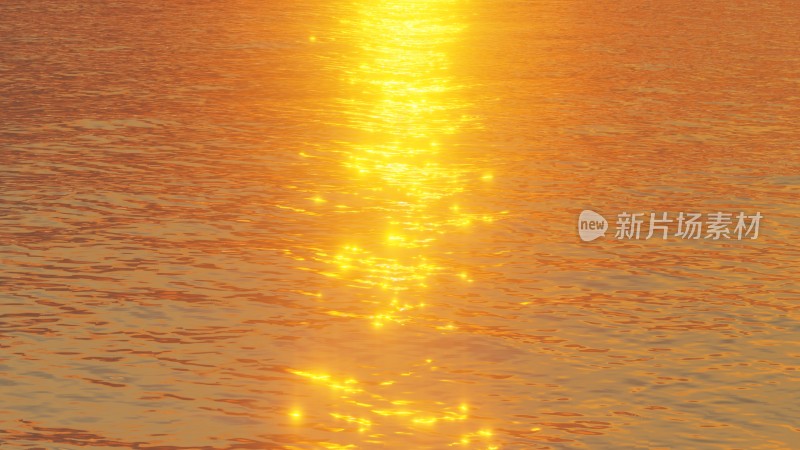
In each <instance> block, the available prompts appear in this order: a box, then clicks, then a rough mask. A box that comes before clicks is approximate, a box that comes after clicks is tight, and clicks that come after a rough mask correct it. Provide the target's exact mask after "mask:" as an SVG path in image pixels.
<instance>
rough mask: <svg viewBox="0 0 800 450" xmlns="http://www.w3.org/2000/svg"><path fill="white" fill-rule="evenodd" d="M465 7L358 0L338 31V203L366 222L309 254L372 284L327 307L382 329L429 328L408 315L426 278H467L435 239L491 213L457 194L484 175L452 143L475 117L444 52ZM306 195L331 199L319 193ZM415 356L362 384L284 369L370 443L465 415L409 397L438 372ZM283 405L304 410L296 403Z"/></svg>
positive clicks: (420, 301)
mask: <svg viewBox="0 0 800 450" xmlns="http://www.w3.org/2000/svg"><path fill="white" fill-rule="evenodd" d="M461 8H463V2H461V1H457V0H424V1H422V0H401V1H377V2H376V1H368V2H360V3H358V4H357V8H356V10H357V14H355V18H353V19H352V20H345V21H342V26H343V29H344V30H343V31H342V34H343V35H344V40H347V41H349V42H352V43H353V46H354V48H356V49H357V52H356V53H357V55H353V57H352V58H351V59H347V58H346V63H345V64H344V65H343V67H342V70H341V71H340V74H341V75H342V78H343V85H345V86H347V88H346V90H347V91H348V92H349V93H350V95H347V96H346V97H345V98H343V99H341V101H340V105H341V109H342V115H343V116H344V122H345V125H346V127H347V128H348V129H350V130H351V131H354V135H355V136H357V138H354V139H352V140H351V141H347V142H341V143H340V145H341V148H342V150H341V154H342V158H341V161H342V163H343V164H344V166H345V169H346V170H347V176H348V177H349V178H350V180H351V182H352V187H351V192H350V195H351V197H352V203H353V204H351V205H338V207H339V209H344V210H347V211H348V212H350V214H349V215H346V216H344V217H343V219H342V221H346V222H347V223H353V224H355V223H361V224H363V223H368V224H369V225H368V227H367V232H361V233H358V234H357V235H353V236H348V237H347V238H346V242H345V243H343V244H342V245H341V247H339V248H338V249H335V250H331V251H318V252H317V254H316V256H315V258H316V262H318V263H321V264H322V265H323V266H324V267H327V269H325V270H320V271H319V272H320V274H322V275H324V276H326V277H329V278H331V279H335V280H339V282H341V283H345V284H346V285H347V286H348V287H350V288H351V289H353V290H359V292H360V293H361V294H363V292H364V291H367V292H369V293H370V294H369V295H368V296H366V298H368V302H370V303H372V304H373V305H374V307H373V313H371V314H364V313H363V311H362V312H360V313H359V312H357V311H348V310H339V311H330V314H331V315H334V316H339V317H352V318H359V319H364V320H365V321H369V323H370V324H371V325H372V326H373V327H375V328H377V329H380V330H382V332H390V330H388V329H385V328H384V327H385V326H386V325H389V324H393V325H409V324H418V325H422V326H430V323H429V322H425V321H424V320H418V319H419V316H418V315H417V314H415V313H416V312H418V311H419V310H420V309H422V308H425V306H426V304H427V300H426V288H427V287H428V286H429V284H430V283H432V282H433V279H434V277H439V276H442V277H450V278H451V279H452V280H453V281H454V282H459V283H471V282H472V279H471V278H470V277H469V275H468V274H466V273H464V272H461V271H454V270H450V269H449V268H448V267H446V262H447V260H446V258H443V257H442V255H441V252H440V251H437V250H436V249H435V245H436V243H437V240H438V239H439V238H440V237H441V236H443V235H446V234H449V233H454V232H463V231H465V229H467V228H468V227H470V226H471V225H473V224H477V223H489V222H492V221H494V220H495V219H496V217H497V215H495V214H485V213H470V212H468V211H465V210H464V208H462V207H461V206H460V205H459V202H458V197H459V195H462V194H465V193H467V188H466V187H467V186H468V185H469V183H471V182H474V181H477V182H486V181H491V178H492V176H491V175H490V174H486V173H485V172H482V171H481V170H480V168H476V167H473V166H471V165H470V164H468V163H467V162H466V159H464V158H460V157H459V155H458V151H457V147H458V144H457V142H456V139H455V137H456V136H457V134H458V132H459V131H460V130H463V129H464V128H466V127H471V126H476V125H477V120H476V119H475V117H473V116H470V115H469V114H467V111H468V110H469V108H470V104H469V103H468V102H467V101H465V100H464V98H463V97H464V94H463V92H462V91H463V89H464V88H465V86H464V85H463V84H460V83H459V82H458V81H457V80H456V79H455V78H454V77H453V76H452V75H451V72H452V71H451V65H452V62H451V56H450V50H451V49H452V47H453V45H454V44H457V42H458V39H459V36H460V34H461V33H462V32H463V30H464V29H465V28H466V25H465V23H464V20H463V19H462V17H461V14H462V11H461ZM311 200H312V202H313V203H314V204H315V205H317V206H319V207H320V208H326V207H330V205H327V203H328V200H327V199H326V198H324V197H323V196H322V195H316V196H314V197H313V198H312V199H311ZM361 227H363V225H361ZM362 231H363V228H362ZM309 270H311V269H309ZM320 295H321V294H320ZM361 298H365V297H363V296H362V297H361ZM427 320H430V319H427ZM434 327H435V329H436V330H437V332H442V331H441V330H452V329H453V327H452V325H442V324H441V323H437V324H434ZM398 332H400V331H398ZM420 350H423V349H420ZM412 364H413V367H410V368H409V370H408V372H405V373H397V374H396V377H393V378H390V379H373V380H369V381H367V382H362V381H361V380H357V379H355V378H351V377H348V376H347V375H332V374H328V373H324V372H319V371H314V370H310V369H300V368H298V369H291V370H290V373H292V374H293V375H294V376H296V377H299V378H301V379H303V380H305V382H307V383H310V384H311V385H316V386H324V387H326V388H327V389H328V390H329V391H330V393H331V394H332V395H334V396H335V397H336V398H337V399H338V400H337V401H336V405H337V406H338V409H337V410H336V411H331V412H330V413H329V415H330V418H332V419H334V421H335V422H336V423H337V424H338V426H341V427H344V428H342V429H345V430H347V431H352V432H358V433H366V434H369V437H368V440H367V442H372V443H376V444H377V443H379V442H380V443H383V440H382V439H383V436H384V435H383V434H382V433H383V432H379V431H378V430H377V429H378V428H380V425H381V424H385V423H387V421H391V425H389V426H393V427H400V428H399V429H400V431H395V432H394V433H395V434H398V435H409V434H414V433H415V430H416V429H417V428H419V427H422V428H424V429H425V431H426V432H431V428H430V427H435V426H437V424H447V423H451V424H453V423H459V422H465V421H468V420H469V419H470V409H469V406H468V405H467V404H466V403H461V404H447V403H446V402H441V401H437V400H435V399H421V398H409V395H408V394H409V392H413V390H414V387H413V386H414V383H423V384H430V383H431V382H437V381H441V380H436V379H429V380H426V379H425V378H426V377H431V376H434V374H432V373H431V372H432V371H435V370H436V367H435V365H434V364H433V361H432V360H430V359H428V360H424V361H423V362H417V363H412ZM384 375H385V372H384ZM376 376H377V375H376ZM288 414H289V415H290V417H293V418H295V419H296V420H302V419H301V418H300V417H301V413H300V412H299V411H298V410H292V411H290V412H289V413H288ZM458 429H459V430H460V431H456V432H451V433H448V435H449V436H450V438H449V442H448V444H447V445H449V446H454V447H462V448H482V449H498V448H500V447H499V446H498V445H497V444H496V443H495V442H493V432H492V431H491V430H489V429H486V428H480V427H478V428H477V429H473V427H472V426H470V425H465V426H461V427H459V428H458ZM395 430H397V428H395ZM442 432H444V431H442ZM326 445H329V447H328V448H358V447H356V446H354V445H349V444H348V445H342V444H333V443H327V444H326Z"/></svg>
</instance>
